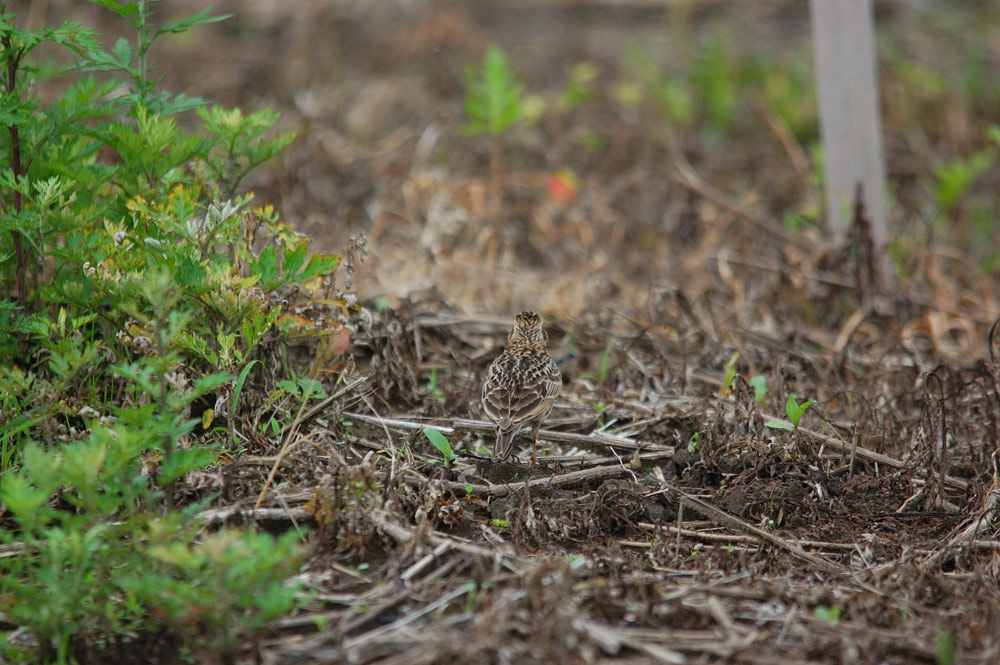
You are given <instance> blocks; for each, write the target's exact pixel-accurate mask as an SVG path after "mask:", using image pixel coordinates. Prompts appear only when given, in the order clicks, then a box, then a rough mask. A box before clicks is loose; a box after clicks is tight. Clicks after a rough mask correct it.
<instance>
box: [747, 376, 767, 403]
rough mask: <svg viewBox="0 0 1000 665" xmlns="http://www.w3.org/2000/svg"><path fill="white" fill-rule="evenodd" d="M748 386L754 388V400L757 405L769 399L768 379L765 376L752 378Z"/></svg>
mask: <svg viewBox="0 0 1000 665" xmlns="http://www.w3.org/2000/svg"><path fill="white" fill-rule="evenodd" d="M747 384H748V385H749V386H750V387H751V388H753V399H754V401H755V402H757V404H760V403H761V402H763V401H764V398H765V397H767V378H766V377H765V376H764V375H763V374H755V375H753V376H751V377H750V379H749V380H748V381H747Z"/></svg>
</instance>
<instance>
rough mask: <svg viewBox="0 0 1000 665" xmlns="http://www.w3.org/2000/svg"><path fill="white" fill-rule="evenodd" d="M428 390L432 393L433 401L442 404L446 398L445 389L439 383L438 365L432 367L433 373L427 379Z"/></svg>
mask: <svg viewBox="0 0 1000 665" xmlns="http://www.w3.org/2000/svg"><path fill="white" fill-rule="evenodd" d="M427 391H428V392H429V393H430V396H431V401H433V402H434V403H435V404H441V403H442V402H444V400H445V393H444V390H442V389H441V386H440V385H438V373H437V367H432V368H431V375H430V377H428V379H427Z"/></svg>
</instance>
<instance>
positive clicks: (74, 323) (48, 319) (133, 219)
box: [0, 0, 348, 663]
mask: <svg viewBox="0 0 1000 665" xmlns="http://www.w3.org/2000/svg"><path fill="white" fill-rule="evenodd" d="M95 4H99V5H101V6H103V7H105V8H107V9H108V10H110V11H111V12H113V13H114V14H116V15H118V16H119V17H120V18H122V19H123V20H125V21H126V22H127V23H128V24H129V25H130V26H131V27H132V28H133V30H134V33H135V37H134V42H129V40H128V39H126V38H121V39H118V40H117V41H116V42H115V43H114V45H113V46H112V47H111V48H110V49H108V50H104V48H103V47H102V45H101V43H100V35H98V34H97V33H96V32H95V31H94V30H92V29H90V28H85V27H83V26H81V25H79V24H75V23H69V22H68V23H65V24H63V25H62V26H60V27H58V28H46V27H43V28H38V29H32V30H22V29H19V28H18V27H16V25H15V19H16V18H17V17H16V15H14V14H11V13H8V12H7V8H6V3H2V2H0V14H2V15H3V18H2V21H0V64H2V65H3V66H2V67H0V85H2V87H3V90H4V95H3V96H2V98H0V117H2V118H3V124H4V131H2V132H0V150H2V151H3V152H4V154H5V155H6V157H7V159H6V160H5V162H3V163H2V164H0V284H2V286H0V296H2V297H0V467H2V468H0V470H2V471H3V472H4V473H3V475H2V480H0V499H2V501H3V504H4V505H5V507H6V508H7V510H8V511H9V512H8V517H7V518H6V519H7V520H8V521H7V522H6V524H8V525H12V526H13V527H14V528H12V529H3V530H0V541H2V542H3V543H5V544H9V545H12V546H19V548H20V549H19V550H18V551H17V554H16V555H15V556H9V557H4V558H2V559H0V611H3V612H5V613H6V615H7V616H9V617H10V618H11V620H13V621H16V622H18V623H19V624H20V625H22V626H23V627H24V628H25V629H27V630H28V631H30V632H31V633H33V634H34V635H35V637H36V638H37V643H38V653H36V654H29V653H18V652H9V650H5V653H4V654H3V655H4V657H5V658H9V659H18V660H22V661H33V660H34V661H39V660H40V661H42V662H58V663H68V662H71V661H72V660H73V659H74V657H75V656H74V653H76V652H77V651H78V650H79V649H86V650H90V651H93V650H94V649H100V648H105V647H108V646H110V645H113V644H115V643H121V642H126V641H128V640H130V639H134V638H135V637H136V636H139V635H141V634H143V633H148V632H155V631H157V630H167V629H169V630H172V631H174V632H175V633H177V634H178V635H180V634H182V633H183V635H182V642H183V644H182V647H183V648H187V649H201V650H208V651H210V652H212V654H213V658H214V659H216V660H227V659H229V658H231V646H232V635H233V634H236V633H239V634H241V635H247V634H251V635H252V633H253V632H254V631H256V630H257V629H258V628H259V626H260V625H261V624H260V622H262V621H266V620H267V619H268V618H271V617H273V616H276V614H277V613H280V612H281V611H284V610H285V609H287V608H289V607H291V606H292V605H294V604H295V603H296V602H298V601H297V596H296V593H295V590H294V588H291V587H284V586H283V585H282V584H281V580H283V579H284V578H285V577H287V575H288V574H289V573H290V571H291V568H290V567H289V566H288V565H285V566H282V565H278V564H277V563H276V560H280V561H284V562H289V564H291V563H292V562H295V561H297V558H296V557H297V556H298V553H299V552H300V551H301V550H300V548H299V547H298V545H297V543H294V542H293V541H294V540H295V539H294V538H292V537H290V536H289V537H286V538H284V539H281V540H274V539H272V538H271V537H270V536H267V535H257V534H249V535H245V536H243V535H240V536H231V538H232V541H231V542H232V543H237V542H238V543H243V545H235V544H234V545H233V547H234V548H236V549H239V547H243V548H244V549H243V550H241V551H242V552H243V557H242V558H243V559H245V560H241V559H240V558H239V557H228V555H227V556H214V555H212V553H211V552H208V551H206V550H203V549H199V548H200V546H196V545H193V544H192V543H193V542H194V539H195V537H196V535H197V532H198V529H199V522H198V520H197V518H196V514H197V512H198V510H199V509H200V508H201V507H202V506H201V505H199V504H198V503H195V504H193V505H188V506H185V507H183V508H182V509H175V510H169V508H171V506H172V504H173V502H174V501H175V500H176V499H177V493H175V492H174V491H173V488H174V486H175V484H177V483H179V482H181V481H183V479H184V478H185V476H186V475H187V474H189V473H190V472H191V471H194V470H195V469H199V468H202V467H204V466H206V465H209V464H212V463H215V461H216V459H217V457H218V453H219V451H220V446H221V445H225V444H229V443H231V442H232V429H233V425H232V422H233V421H234V420H235V419H236V417H237V415H238V411H239V397H240V394H241V393H242V392H243V388H244V386H245V383H246V382H247V381H248V380H249V378H250V376H251V372H252V370H253V368H257V367H260V363H259V361H258V360H257V359H256V358H255V357H254V356H256V355H257V354H259V353H260V351H261V347H262V345H264V344H265V343H266V344H275V343H280V342H281V341H282V340H287V339H290V338H294V337H301V336H320V335H324V334H327V333H326V329H325V328H324V327H323V326H322V325H320V324H319V323H317V322H316V321H315V320H313V319H311V318H306V317H304V316H301V315H298V314H295V313H294V312H292V311H291V310H290V306H291V305H295V304H298V303H300V302H302V301H304V300H306V299H312V298H314V297H316V296H318V295H320V296H329V297H328V298H323V299H324V300H325V301H326V302H328V303H330V309H331V312H330V313H331V314H333V316H334V317H335V318H336V317H346V315H347V312H348V309H347V304H346V301H345V300H344V299H343V298H342V297H340V296H339V294H337V293H335V292H331V291H329V290H326V289H325V287H319V286H318V285H319V284H320V283H321V282H322V281H324V280H326V279H328V278H329V277H330V276H331V273H332V272H333V271H334V270H335V269H336V268H337V265H338V259H337V257H327V256H320V255H315V256H312V257H310V258H307V257H308V248H307V246H306V244H305V242H304V238H303V236H301V235H300V234H299V233H297V232H295V231H294V230H293V229H291V228H290V227H288V226H287V225H284V224H282V223H281V222H280V221H279V220H278V218H277V215H276V213H275V212H274V210H273V209H272V208H270V207H269V206H262V207H252V206H251V201H252V198H253V197H252V195H249V194H247V195H237V193H236V190H237V188H238V186H239V184H240V182H241V181H242V180H243V178H244V177H245V176H246V175H247V173H248V172H249V171H250V170H251V169H253V168H254V167H256V166H257V165H259V164H260V163H261V162H262V161H263V160H265V159H267V158H269V157H270V156H273V155H274V154H276V153H277V152H279V151H280V150H281V149H283V148H284V147H285V146H287V145H288V143H289V142H290V141H291V140H292V136H291V135H282V136H278V137H275V138H265V136H264V134H265V132H266V131H267V130H268V129H269V128H270V127H271V126H272V125H273V123H274V121H275V116H274V114H273V113H271V112H256V113H251V114H246V115H244V114H243V113H241V112H240V111H239V110H228V111H227V110H223V109H220V108H217V107H208V106H206V105H205V103H204V102H203V101H202V100H197V99H190V98H186V97H184V96H183V95H178V96H171V95H169V94H168V93H166V92H163V91H161V90H159V89H158V87H157V84H158V79H157V78H156V77H154V76H152V72H153V71H154V70H153V66H152V64H151V63H150V61H149V58H148V54H149V51H150V47H151V46H152V44H153V43H154V42H155V41H156V40H157V39H159V38H160V37H162V36H164V35H167V34H173V33H178V32H183V31H185V30H187V29H189V28H192V27H194V26H196V25H199V24H204V23H209V22H212V21H215V20H219V19H221V18H223V17H210V16H209V11H208V10H205V11H202V12H199V13H197V14H195V15H194V16H192V17H189V18H186V19H182V20H179V21H176V22H167V23H161V24H159V25H156V24H155V22H154V20H153V19H154V15H153V8H154V7H155V6H156V5H157V3H156V2H154V1H153V0H145V1H141V0H140V1H139V2H130V3H118V2H113V1H112V0H99V1H98V2H96V3H95ZM46 42H48V43H50V44H54V45H56V46H58V47H61V48H62V49H64V50H65V51H66V52H68V53H69V55H70V57H71V58H72V60H73V66H72V67H69V68H64V69H60V68H58V67H54V66H47V65H45V64H44V63H38V62H35V61H33V60H32V58H34V57H35V55H36V49H37V47H38V46H39V45H41V44H43V43H46ZM49 76H54V77H55V79H56V81H54V83H55V85H53V89H58V90H59V92H58V94H55V93H52V94H48V93H49V91H48V90H46V93H47V94H37V93H36V92H35V91H34V86H36V85H40V86H47V85H48V80H47V77H49ZM43 100H44V101H43ZM192 110H196V111H197V117H198V118H199V119H200V123H195V124H200V128H198V129H195V130H188V129H183V128H182V127H185V126H188V125H189V124H191V123H179V122H178V118H177V116H178V115H180V114H185V113H189V112H191V111H192ZM192 120H194V118H192ZM290 285H296V286H295V290H297V291H298V293H299V295H295V293H294V292H293V290H292V289H289V288H288V287H289V286H290ZM275 370H276V371H277V370H280V368H275ZM316 386H318V384H316V385H313V384H309V385H306V384H303V383H301V382H299V383H293V387H294V388H295V390H296V391H299V392H300V393H301V394H302V395H304V396H306V397H304V398H308V395H315V394H318V393H319V392H320V391H321V388H320V389H317V387H316ZM213 397H214V398H215V402H216V403H217V404H218V403H219V402H220V401H223V402H224V401H225V399H226V398H228V399H230V400H231V402H229V408H228V409H227V411H228V415H229V419H230V437H229V438H228V439H224V438H223V437H222V436H220V435H218V434H216V433H215V432H213V431H209V432H206V433H204V434H199V433H196V426H197V424H198V423H199V419H198V418H193V417H191V415H192V414H191V412H192V410H193V408H194V407H195V405H196V403H199V402H202V403H203V402H208V403H211V401H212V398H213ZM210 411H211V410H209V411H205V413H206V414H208V416H207V418H204V419H202V420H201V422H202V423H205V422H207V421H210V420H211V413H210ZM39 441H44V445H42V444H40V443H39ZM55 497H58V501H54V500H53V499H54V498H55ZM163 534H168V535H169V539H170V540H171V542H172V543H174V545H172V547H177V548H183V549H186V551H188V552H190V553H191V556H192V557H193V558H192V559H190V561H193V562H196V565H195V564H192V565H194V568H195V569H186V570H183V571H179V570H176V569H169V562H168V561H165V560H164V558H163V556H162V555H163V552H164V551H165V550H157V549H155V548H156V547H157V546H165V545H164V541H163V538H164V536H163ZM203 542H204V541H203ZM157 575H159V577H157ZM184 575H188V577H187V578H184ZM197 575H204V576H205V577H209V578H211V579H215V580H220V579H230V578H232V579H235V580H241V584H242V586H241V588H240V590H239V592H240V593H239V595H237V594H236V590H235V589H234V588H233V589H228V590H223V591H225V593H226V594H229V595H227V596H226V597H223V598H220V599H219V602H220V603H221V604H222V605H221V606H222V607H227V608H228V609H227V610H226V611H228V612H229V613H230V616H234V617H242V618H243V621H240V620H237V621H236V622H235V623H233V624H232V625H227V626H226V627H222V626H221V625H220V624H219V623H218V622H217V621H215V620H214V619H213V620H207V621H206V622H204V623H201V624H199V626H200V630H199V631H185V630H184V626H183V625H180V624H172V625H171V626H170V627H168V628H163V627H162V626H160V625H158V624H157V622H156V619H157V617H162V616H166V615H167V609H168V608H165V607H163V606H158V605H156V598H163V599H170V598H171V596H170V593H171V584H173V582H175V581H177V580H178V579H188V580H189V581H193V580H195V579H197ZM137 580H141V581H137ZM140 590H142V591H141V592H140ZM143 594H146V595H143ZM174 600H176V604H175V605H172V606H171V608H173V609H177V608H181V607H182V606H183V605H184V603H185V602H189V603H190V602H194V600H193V599H191V598H188V599H187V600H185V599H184V598H181V597H179V596H175V597H174ZM165 602H166V601H165ZM170 602H174V601H170ZM261 603H264V604H263V605H262V604H261ZM188 610H190V611H195V610H197V611H198V612H202V613H203V614H202V615H203V616H207V615H204V612H205V610H203V609H199V608H198V607H196V606H193V605H190V604H189V606H188ZM174 616H176V615H174ZM190 616H191V615H190V614H189V615H188V618H190ZM220 631H222V632H225V633H226V635H223V636H221V637H220ZM227 636H228V637H227ZM220 639H221V641H219V640H220Z"/></svg>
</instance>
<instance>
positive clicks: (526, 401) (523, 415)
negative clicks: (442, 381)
mask: <svg viewBox="0 0 1000 665" xmlns="http://www.w3.org/2000/svg"><path fill="white" fill-rule="evenodd" d="M547 342H548V335H546V334H545V330H543V329H542V320H541V319H540V318H539V316H538V315H537V314H535V313H534V312H521V313H520V314H518V315H517V316H516V317H514V328H513V329H512V330H511V331H510V335H509V336H508V337H507V348H506V349H504V351H503V353H501V354H500V355H499V356H497V359H496V360H494V361H493V364H492V365H490V370H489V372H488V373H487V375H486V382H485V383H484V384H483V411H484V412H485V413H486V417H487V418H489V419H490V420H492V421H493V422H495V423H496V425H497V440H496V443H494V444H493V459H495V460H498V461H499V460H505V459H507V458H508V457H510V456H511V454H512V453H513V452H514V437H516V436H517V433H518V432H519V431H521V428H522V427H524V426H525V425H526V424H528V423H532V424H533V426H532V429H531V461H532V462H534V461H535V444H536V442H537V439H538V428H539V427H540V426H541V424H542V421H543V420H545V418H546V416H548V415H549V411H551V410H552V402H553V401H554V400H555V397H556V394H558V393H559V389H560V388H562V377H561V376H560V374H559V369H558V368H557V367H556V364H555V363H554V362H552V358H551V357H549V353H548V351H546V350H545V344H546V343H547Z"/></svg>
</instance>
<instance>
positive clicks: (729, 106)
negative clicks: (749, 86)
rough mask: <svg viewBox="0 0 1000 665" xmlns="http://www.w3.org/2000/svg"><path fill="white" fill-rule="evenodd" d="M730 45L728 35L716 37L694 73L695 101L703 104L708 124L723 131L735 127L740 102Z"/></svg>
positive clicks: (704, 50)
mask: <svg viewBox="0 0 1000 665" xmlns="http://www.w3.org/2000/svg"><path fill="white" fill-rule="evenodd" d="M727 44H728V40H727V39H726V37H725V35H723V34H721V33H719V34H715V35H713V36H712V38H711V39H710V40H709V43H708V44H707V46H706V47H705V48H704V49H703V50H702V51H701V53H700V55H699V57H698V58H697V60H696V61H695V63H694V68H693V70H692V72H691V82H692V84H693V86H694V89H695V92H696V97H697V99H700V100H701V102H702V105H703V109H704V112H705V116H706V118H707V119H708V122H709V124H710V125H711V126H712V127H713V128H715V129H718V130H722V131H724V130H726V129H728V128H729V126H730V125H731V124H732V122H733V117H734V115H735V113H736V106H737V101H738V99H737V81H736V73H735V71H734V68H733V60H732V56H731V54H730V53H729V48H728V46H727Z"/></svg>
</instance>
